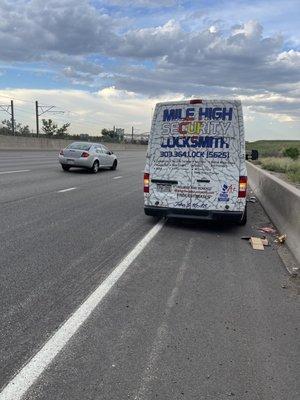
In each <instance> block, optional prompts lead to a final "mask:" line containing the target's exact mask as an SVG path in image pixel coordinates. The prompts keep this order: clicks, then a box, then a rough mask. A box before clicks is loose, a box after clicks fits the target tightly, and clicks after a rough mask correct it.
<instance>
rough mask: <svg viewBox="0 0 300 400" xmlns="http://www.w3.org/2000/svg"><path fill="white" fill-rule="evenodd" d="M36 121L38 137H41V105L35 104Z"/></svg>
mask: <svg viewBox="0 0 300 400" xmlns="http://www.w3.org/2000/svg"><path fill="white" fill-rule="evenodd" d="M35 120H36V136H37V137H39V133H40V128H39V103H38V102H37V101H36V102H35Z"/></svg>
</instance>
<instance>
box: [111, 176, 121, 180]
mask: <svg viewBox="0 0 300 400" xmlns="http://www.w3.org/2000/svg"><path fill="white" fill-rule="evenodd" d="M120 178H123V176H114V177H113V179H120Z"/></svg>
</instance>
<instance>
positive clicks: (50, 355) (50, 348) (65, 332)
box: [0, 221, 163, 400]
mask: <svg viewBox="0 0 300 400" xmlns="http://www.w3.org/2000/svg"><path fill="white" fill-rule="evenodd" d="M162 227H163V222H161V221H160V222H158V223H157V224H156V225H154V227H153V228H152V229H151V230H150V231H149V232H148V233H147V234H146V235H145V236H144V237H143V239H142V240H141V241H140V242H139V243H138V244H137V245H136V246H135V247H134V248H133V250H131V252H130V253H129V254H128V255H127V256H126V257H125V258H124V259H123V260H122V261H121V262H120V263H119V264H118V265H117V266H116V268H115V269H114V270H113V271H112V272H111V273H110V274H109V275H108V277H107V278H106V279H105V280H104V281H103V282H102V283H101V284H100V285H99V286H98V287H97V288H96V289H95V290H94V292H93V293H92V294H91V295H90V296H89V297H88V298H87V299H86V300H85V301H84V303H83V304H82V305H81V306H80V307H79V308H78V309H77V310H76V311H75V312H74V313H73V314H72V315H71V316H70V317H69V318H68V319H67V320H66V322H64V323H63V325H62V326H61V327H60V328H59V329H58V331H57V332H56V333H54V335H53V336H52V337H51V338H50V339H49V340H48V341H47V342H46V343H45V344H44V345H43V347H42V348H41V349H40V350H39V351H38V352H37V354H36V355H35V356H34V357H33V358H31V360H29V361H28V363H27V364H26V365H25V366H24V367H23V368H22V369H21V370H20V371H19V372H18V373H17V374H16V375H15V377H14V378H13V379H12V380H11V381H10V382H9V383H8V384H7V386H5V387H4V389H3V390H2V392H1V393H0V400H21V398H22V396H24V394H25V393H26V392H27V391H28V389H29V388H30V387H31V386H32V385H33V384H34V383H35V381H36V380H37V379H38V377H39V376H40V375H41V374H42V373H43V371H44V370H45V369H46V368H47V367H48V366H49V364H50V363H51V362H52V361H53V359H54V358H55V357H56V356H57V354H58V353H59V352H60V351H61V350H62V349H63V347H64V346H65V345H66V344H67V343H68V341H69V340H70V339H71V338H72V336H73V335H74V334H75V333H76V332H77V331H78V329H79V328H80V327H81V325H82V324H83V323H84V322H85V321H86V320H87V318H88V317H89V316H90V315H91V313H92V312H93V311H94V310H95V308H96V307H97V306H98V305H99V303H100V302H101V300H102V299H103V297H104V296H105V295H106V294H107V293H108V292H109V290H110V289H111V288H112V287H113V286H114V285H115V284H116V283H117V282H118V280H119V279H120V278H121V276H122V275H123V274H124V272H125V271H126V270H127V269H128V267H129V266H130V265H131V263H132V262H133V261H134V260H135V259H136V257H137V256H138V255H139V254H140V253H141V252H142V251H143V250H144V248H145V247H146V246H147V244H148V243H149V242H150V241H151V240H152V239H153V238H154V236H155V235H156V234H157V233H158V232H159V231H160V230H161V228H162Z"/></svg>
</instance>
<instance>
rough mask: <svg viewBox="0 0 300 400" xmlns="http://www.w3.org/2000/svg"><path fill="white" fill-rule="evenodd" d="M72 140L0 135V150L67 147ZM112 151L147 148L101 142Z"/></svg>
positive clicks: (136, 145) (57, 148)
mask: <svg viewBox="0 0 300 400" xmlns="http://www.w3.org/2000/svg"><path fill="white" fill-rule="evenodd" d="M72 142H74V140H67V139H48V138H43V137H42V138H34V137H22V136H6V135H0V150H57V151H58V150H60V149H63V148H65V147H67V146H68V145H69V144H70V143H72ZM103 144H104V145H107V146H108V147H109V148H110V149H111V150H112V151H121V150H141V151H145V152H146V150H147V146H145V145H139V144H130V143H128V144H124V143H103Z"/></svg>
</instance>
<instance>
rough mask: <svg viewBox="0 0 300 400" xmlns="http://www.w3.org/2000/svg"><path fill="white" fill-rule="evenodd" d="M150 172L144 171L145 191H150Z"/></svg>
mask: <svg viewBox="0 0 300 400" xmlns="http://www.w3.org/2000/svg"><path fill="white" fill-rule="evenodd" d="M149 183H150V174H147V173H146V172H145V173H144V193H149Z"/></svg>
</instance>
